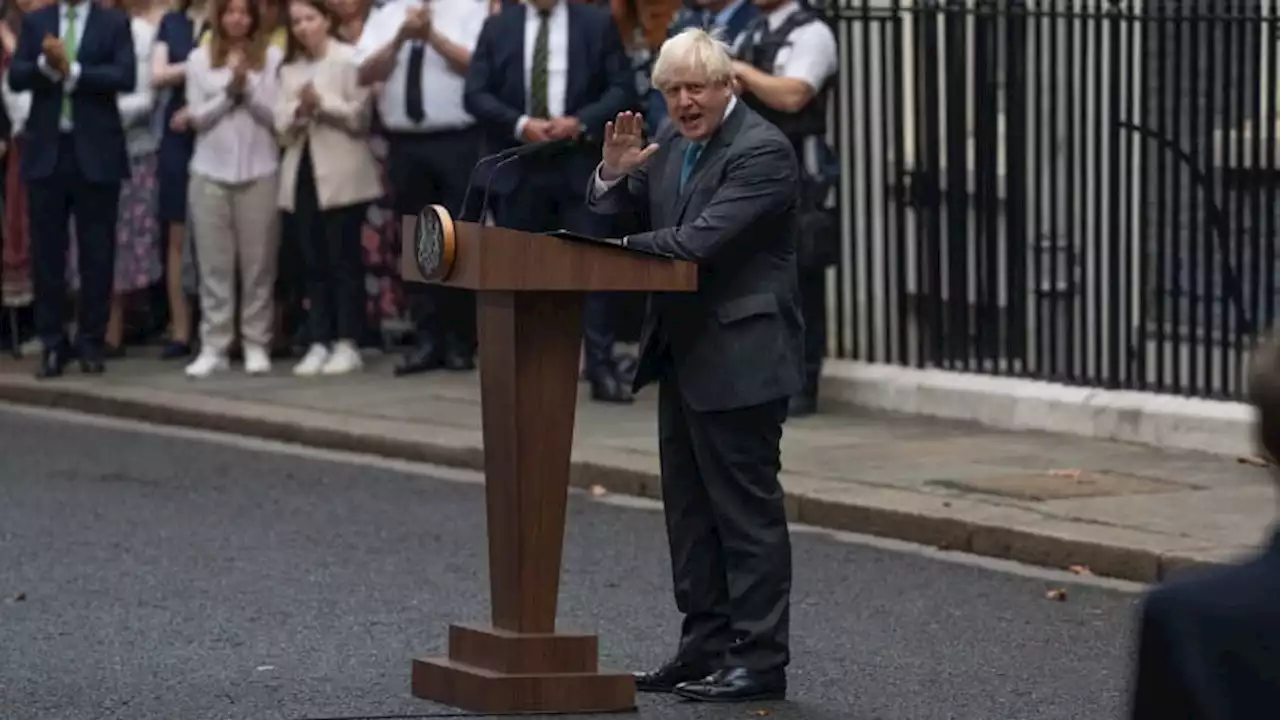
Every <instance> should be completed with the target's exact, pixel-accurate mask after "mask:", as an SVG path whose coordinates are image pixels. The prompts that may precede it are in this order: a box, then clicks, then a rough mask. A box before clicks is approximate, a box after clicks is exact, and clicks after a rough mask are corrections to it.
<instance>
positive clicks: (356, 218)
mask: <svg viewBox="0 0 1280 720" xmlns="http://www.w3.org/2000/svg"><path fill="white" fill-rule="evenodd" d="M293 202H294V211H293V218H292V222H291V223H289V225H290V230H291V231H292V232H293V233H294V237H295V239H296V243H297V246H298V249H299V250H300V251H301V254H302V264H303V272H304V277H305V284H306V289H307V300H308V302H309V308H308V312H307V323H308V328H307V329H308V331H309V332H310V338H311V342H313V343H324V344H328V343H331V342H333V341H334V340H349V341H351V342H353V343H357V342H359V341H360V337H361V335H362V334H363V332H364V258H363V256H362V254H361V248H360V231H361V229H362V228H363V226H364V218H365V213H366V211H367V209H368V203H357V204H355V205H347V206H344V207H337V208H330V209H328V210H321V209H320V202H319V198H318V197H317V195H316V180H315V169H314V167H313V165H312V162H311V146H310V144H308V145H307V146H306V147H304V148H303V150H302V158H301V162H299V163H298V183H297V188H296V190H295V195H294V201H293Z"/></svg>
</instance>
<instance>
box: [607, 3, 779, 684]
mask: <svg viewBox="0 0 1280 720" xmlns="http://www.w3.org/2000/svg"><path fill="white" fill-rule="evenodd" d="M653 82H654V86H655V87H657V88H658V89H659V90H660V91H661V92H662V94H663V95H664V96H665V97H666V99H667V108H668V111H669V114H670V118H671V122H670V123H669V124H667V125H666V126H665V127H664V129H663V130H662V131H661V132H660V133H659V134H658V135H657V137H656V138H655V142H651V143H648V144H646V143H644V142H643V141H642V139H641V138H642V135H643V132H644V119H643V118H641V117H640V116H638V115H633V114H631V113H622V114H620V115H619V116H618V117H617V119H616V120H615V121H614V122H613V123H611V124H610V125H609V126H608V127H607V128H606V129H605V142H604V152H603V156H604V157H603V161H602V162H601V163H600V166H599V169H598V170H597V172H596V174H595V175H594V177H593V178H592V179H591V181H590V184H589V185H588V187H587V201H588V204H589V205H590V206H591V207H593V208H595V209H597V210H599V211H601V212H608V211H617V210H620V209H622V208H625V207H627V206H629V205H631V206H634V205H637V204H638V205H641V206H645V207H647V208H648V209H649V217H650V219H651V226H652V228H653V229H652V230H650V231H648V232H642V233H636V234H633V235H628V236H625V237H624V238H622V240H621V243H622V244H623V245H625V246H627V247H632V248H636V249H637V250H646V251H656V252H661V253H667V254H669V255H672V256H674V257H677V258H680V259H683V260H690V261H693V262H695V263H697V264H698V266H699V274H698V290H697V292H694V293H674V294H664V295H659V296H655V297H653V298H651V300H650V307H649V312H648V315H647V317H646V319H645V327H644V330H643V332H642V340H641V347H642V351H641V356H640V361H639V367H638V369H637V372H636V378H635V389H637V390H638V389H639V388H640V387H642V386H643V385H645V384H647V383H649V382H651V381H654V380H657V381H658V383H659V388H658V437H659V443H660V447H659V450H660V457H661V467H662V498H663V507H664V509H665V511H666V518H667V533H668V539H669V541H670V546H671V548H670V549H671V562H672V571H673V575H674V585H675V596H676V606H677V607H678V608H679V610H680V612H682V613H683V614H684V621H683V626H682V629H681V638H680V645H679V649H678V650H677V652H676V654H675V657H674V658H672V659H671V660H670V661H668V662H667V663H666V664H665V665H663V666H662V667H660V668H658V669H657V670H655V671H653V672H649V673H643V674H640V675H638V676H637V678H636V682H637V687H638V688H639V689H640V690H642V691H654V692H661V691H674V692H676V693H677V694H679V695H681V696H683V697H686V698H689V699H693V700H709V701H734V700H738V701H748V700H763V699H778V698H781V697H783V696H784V695H785V693H786V672H785V667H786V665H787V664H788V662H789V660H790V650H789V639H788V633H789V626H790V591H791V541H790V536H789V531H788V528H787V518H786V511H785V510H784V508H783V502H782V501H783V493H782V487H781V485H780V484H779V482H778V473H779V471H780V470H781V461H780V444H781V440H782V425H783V422H784V421H785V420H786V417H787V402H788V398H789V397H790V396H791V395H792V394H793V393H794V392H795V391H796V390H797V389H798V388H799V387H800V374H801V366H800V365H801V357H802V355H803V333H804V325H803V322H802V320H801V315H800V309H799V307H798V305H797V302H798V301H797V288H796V249H795V238H796V229H797V228H796V224H797V207H798V205H797V203H798V198H799V169H798V166H797V161H796V156H795V153H794V151H793V150H792V148H791V143H789V142H788V141H787V139H786V137H785V136H784V135H783V134H782V133H781V132H779V130H778V129H777V128H776V127H775V126H773V125H772V124H771V123H769V122H768V121H766V120H764V119H763V118H761V117H760V116H759V115H757V114H756V113H755V112H754V111H752V110H751V109H750V108H748V107H747V106H746V105H745V104H744V103H742V102H740V101H739V100H738V99H737V98H736V97H735V96H734V89H733V88H734V85H733V66H732V60H731V59H730V57H729V54H728V51H727V48H726V47H725V46H724V44H723V43H721V42H719V41H718V40H716V39H714V38H713V37H711V36H710V35H709V34H708V33H707V32H706V31H704V30H701V29H697V28H694V29H689V30H686V31H684V32H683V33H681V34H679V35H677V36H675V37H674V38H672V39H670V40H668V41H667V42H666V44H664V45H663V47H662V52H661V53H660V54H659V55H658V59H657V61H656V62H655V63H654V69H653Z"/></svg>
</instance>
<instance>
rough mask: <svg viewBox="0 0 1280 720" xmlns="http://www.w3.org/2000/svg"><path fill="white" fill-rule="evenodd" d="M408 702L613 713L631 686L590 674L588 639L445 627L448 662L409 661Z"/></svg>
mask: <svg viewBox="0 0 1280 720" xmlns="http://www.w3.org/2000/svg"><path fill="white" fill-rule="evenodd" d="M412 685H413V695H414V697H418V698H421V699H423V700H430V701H432V702H438V703H441V704H443V705H448V706H450V707H456V708H460V709H463V710H467V711H471V712H481V713H491V714H503V713H527V712H562V713H571V712H572V713H578V712H619V711H626V710H634V709H635V708H636V684H635V679H634V678H633V677H632V676H631V675H630V674H628V673H610V672H600V671H598V670H597V668H596V638H595V636H592V635H553V634H536V635H535V634H523V633H513V632H510V631H506V630H499V629H496V628H478V627H474V626H468V625H453V626H451V627H450V628H449V657H447V658H416V659H414V661H413V677H412Z"/></svg>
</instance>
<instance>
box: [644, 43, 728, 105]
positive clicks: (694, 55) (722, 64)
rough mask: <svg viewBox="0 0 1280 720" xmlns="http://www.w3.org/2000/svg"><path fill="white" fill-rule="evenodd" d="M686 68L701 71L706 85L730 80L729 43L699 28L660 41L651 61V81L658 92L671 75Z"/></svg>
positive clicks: (666, 85) (663, 88) (669, 81)
mask: <svg viewBox="0 0 1280 720" xmlns="http://www.w3.org/2000/svg"><path fill="white" fill-rule="evenodd" d="M688 70H691V71H693V72H697V73H702V74H704V75H705V77H706V82H707V83H708V84H718V83H728V82H732V80H733V58H732V57H731V56H730V55H729V46H728V45H726V44H725V43H724V41H723V40H721V39H720V38H719V37H717V36H715V35H712V34H711V33H708V32H707V31H706V30H702V29H701V28H689V29H688V30H684V31H682V32H680V33H679V34H678V35H676V36H675V37H672V38H670V39H668V40H667V41H666V42H664V43H662V49H661V50H659V51H658V59H657V60H655V61H654V62H653V75H652V79H651V82H652V83H653V86H654V87H656V88H657V89H658V90H659V91H662V90H665V89H666V88H668V87H670V86H671V81H672V78H673V76H675V75H677V74H678V73H680V72H681V71H688Z"/></svg>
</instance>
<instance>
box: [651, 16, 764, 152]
mask: <svg viewBox="0 0 1280 720" xmlns="http://www.w3.org/2000/svg"><path fill="white" fill-rule="evenodd" d="M756 5H757V3H752V2H751V0H684V4H683V5H681V7H680V9H679V10H678V11H676V14H675V17H673V18H672V19H671V24H670V25H669V26H668V27H667V37H669V38H670V37H675V36H676V35H678V34H679V33H680V31H682V30H685V29H687V28H691V27H700V28H702V29H703V30H707V31H709V32H714V33H716V36H717V37H719V38H720V39H721V40H723V41H724V42H725V43H726V44H727V45H728V46H729V52H730V53H733V54H736V52H737V50H738V47H739V46H740V45H741V44H742V41H743V39H744V38H745V37H746V34H747V30H749V29H750V28H751V26H752V24H753V23H755V22H756V21H757V20H758V19H759V18H760V16H761V14H760V9H759V8H758V7H756ZM650 65H651V63H650ZM650 69H651V67H646V68H645V77H646V78H647V77H648V71H649V70H650ZM646 84H647V83H646ZM643 97H644V98H645V104H646V107H645V123H646V125H647V127H646V130H647V131H648V132H649V134H650V135H657V134H658V129H659V128H661V127H662V123H663V122H664V121H665V120H666V119H667V101H666V99H665V98H663V97H662V93H660V92H658V91H657V90H656V89H654V88H650V87H645V88H644V91H643Z"/></svg>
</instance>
